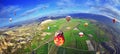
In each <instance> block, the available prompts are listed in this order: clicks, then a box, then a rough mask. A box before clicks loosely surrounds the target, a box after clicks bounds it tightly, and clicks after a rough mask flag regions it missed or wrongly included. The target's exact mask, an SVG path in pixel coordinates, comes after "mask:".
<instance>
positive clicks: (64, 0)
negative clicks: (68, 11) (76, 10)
mask: <svg viewBox="0 0 120 54" xmlns="http://www.w3.org/2000/svg"><path fill="white" fill-rule="evenodd" d="M57 6H58V7H64V8H66V7H77V6H79V5H78V4H77V3H75V0H59V1H58V2H57Z"/></svg>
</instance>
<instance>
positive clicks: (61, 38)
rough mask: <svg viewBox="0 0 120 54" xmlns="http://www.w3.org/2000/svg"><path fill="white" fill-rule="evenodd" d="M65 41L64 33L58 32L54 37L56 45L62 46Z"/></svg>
mask: <svg viewBox="0 0 120 54" xmlns="http://www.w3.org/2000/svg"><path fill="white" fill-rule="evenodd" d="M64 42H65V39H64V35H63V33H58V35H57V36H55V37H54V43H55V45H56V46H61V45H63V44H64Z"/></svg>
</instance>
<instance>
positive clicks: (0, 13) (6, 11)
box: [0, 6, 21, 18]
mask: <svg viewBox="0 0 120 54" xmlns="http://www.w3.org/2000/svg"><path fill="white" fill-rule="evenodd" d="M19 10H21V8H20V7H19V6H6V7H2V9H1V10H0V17H1V18H7V17H10V14H11V13H14V12H17V11H19Z"/></svg>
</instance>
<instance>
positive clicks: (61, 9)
mask: <svg viewBox="0 0 120 54" xmlns="http://www.w3.org/2000/svg"><path fill="white" fill-rule="evenodd" d="M119 10H120V0H0V26H3V25H7V24H10V23H9V18H10V17H11V18H13V22H12V23H15V22H19V21H23V20H30V19H35V18H39V17H41V16H45V15H58V14H66V13H94V14H101V15H105V16H109V17H111V18H113V17H117V19H118V21H119V20H120V18H119V17H120V11H119ZM15 13H16V16H15V15H14V14H15Z"/></svg>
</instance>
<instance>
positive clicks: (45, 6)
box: [21, 4, 49, 17]
mask: <svg viewBox="0 0 120 54" xmlns="http://www.w3.org/2000/svg"><path fill="white" fill-rule="evenodd" d="M48 7H49V5H48V4H45V5H37V6H36V7H34V8H32V9H29V10H26V11H25V12H24V13H22V14H21V16H22V17H23V16H27V15H30V14H33V13H35V12H37V11H39V10H40V9H46V8H48Z"/></svg>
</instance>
